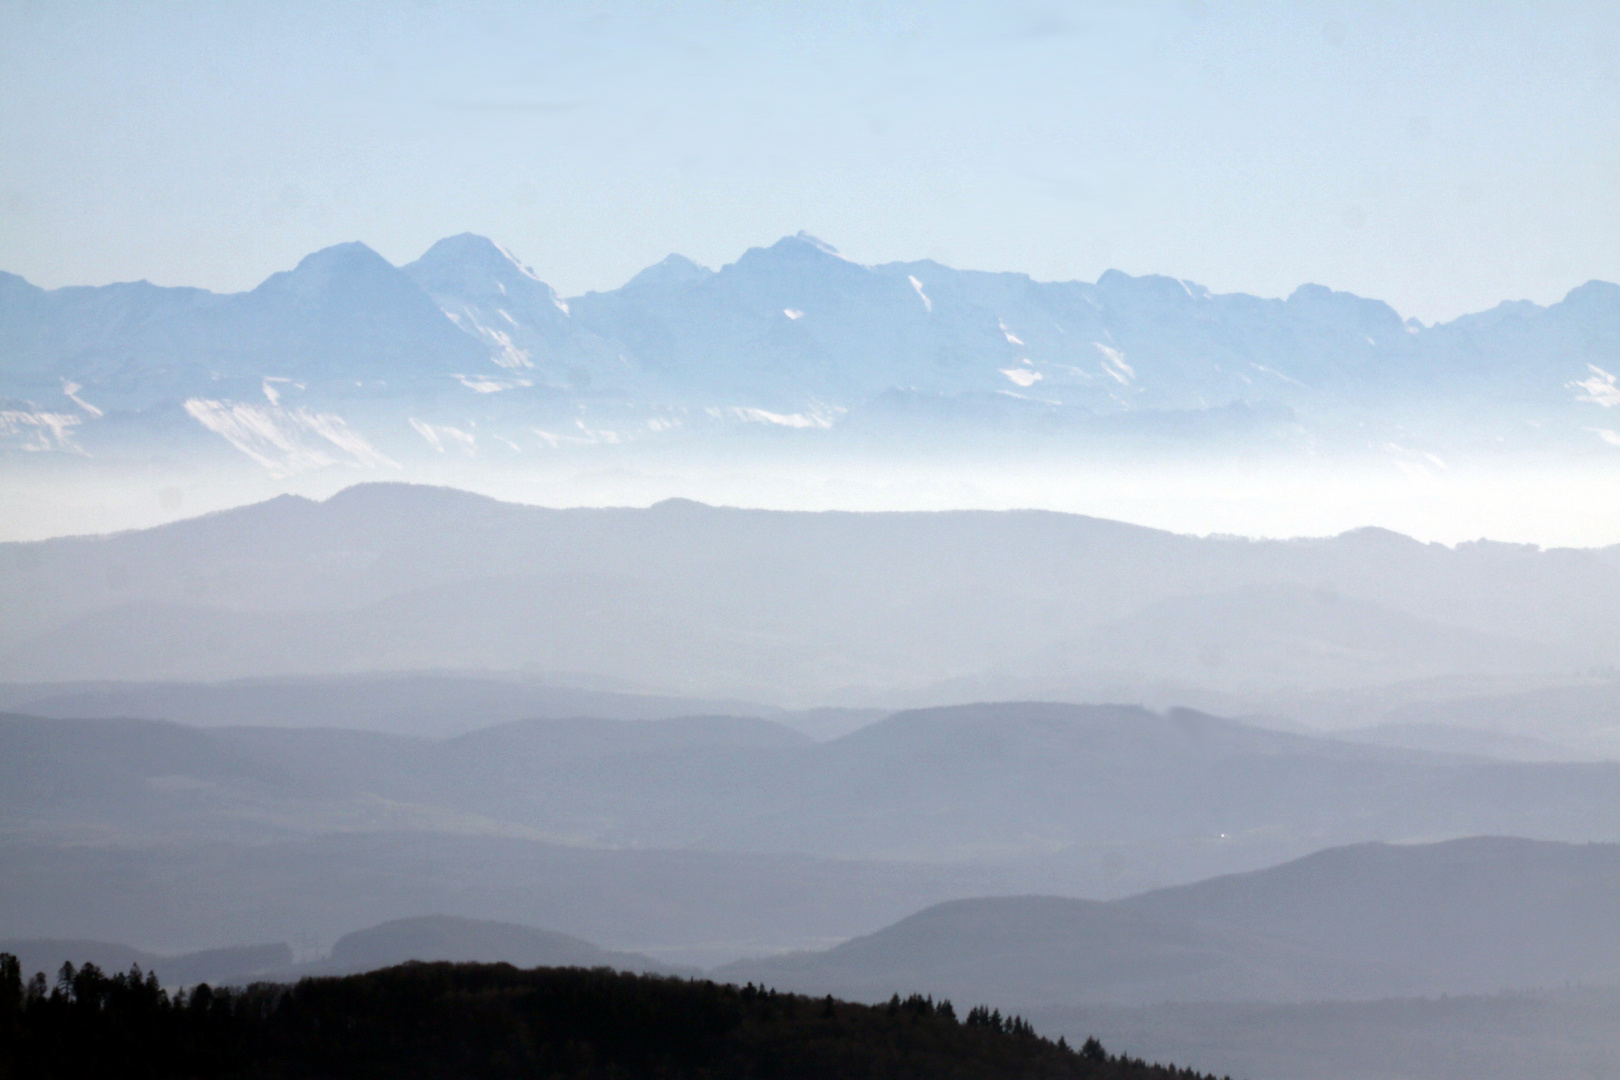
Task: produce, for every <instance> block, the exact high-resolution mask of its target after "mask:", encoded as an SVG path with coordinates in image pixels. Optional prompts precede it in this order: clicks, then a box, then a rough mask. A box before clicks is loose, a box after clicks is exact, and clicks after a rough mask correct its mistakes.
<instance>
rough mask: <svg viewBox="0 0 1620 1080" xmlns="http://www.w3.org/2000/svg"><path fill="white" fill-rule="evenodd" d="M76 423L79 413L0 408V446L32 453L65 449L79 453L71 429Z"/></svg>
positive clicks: (79, 450)
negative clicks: (75, 414)
mask: <svg viewBox="0 0 1620 1080" xmlns="http://www.w3.org/2000/svg"><path fill="white" fill-rule="evenodd" d="M79 423H80V419H79V417H77V416H74V415H73V414H72V413H53V412H46V411H44V410H43V409H33V410H23V409H5V410H0V447H3V448H5V449H8V450H25V451H29V452H35V453H37V452H39V451H49V450H66V451H69V452H70V453H77V454H82V453H84V450H83V448H81V447H80V446H79V444H78V443H77V442H75V441H74V439H73V431H72V429H73V428H75V427H78V426H79Z"/></svg>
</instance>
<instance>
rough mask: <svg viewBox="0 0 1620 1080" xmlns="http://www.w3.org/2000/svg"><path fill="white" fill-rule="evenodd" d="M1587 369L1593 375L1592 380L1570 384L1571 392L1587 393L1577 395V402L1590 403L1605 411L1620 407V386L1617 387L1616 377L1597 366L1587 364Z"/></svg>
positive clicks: (1582, 380)
mask: <svg viewBox="0 0 1620 1080" xmlns="http://www.w3.org/2000/svg"><path fill="white" fill-rule="evenodd" d="M1586 369H1587V370H1588V371H1590V372H1591V373H1592V377H1591V378H1589V379H1581V380H1579V381H1577V382H1572V383H1569V384H1568V386H1569V389H1571V390H1585V391H1586V393H1584V394H1577V395H1575V400H1576V401H1590V402H1591V403H1592V404H1594V405H1601V406H1603V407H1604V408H1605V409H1610V408H1613V407H1614V406H1616V405H1620V385H1616V383H1615V377H1614V376H1613V375H1611V374H1609V372H1607V371H1604V370H1603V369H1602V368H1600V367H1598V366H1597V365H1596V364H1587V365H1586Z"/></svg>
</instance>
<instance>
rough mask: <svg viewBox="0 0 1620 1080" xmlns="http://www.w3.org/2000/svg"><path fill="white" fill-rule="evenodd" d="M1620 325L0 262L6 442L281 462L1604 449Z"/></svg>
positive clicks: (525, 271) (456, 256)
mask: <svg viewBox="0 0 1620 1080" xmlns="http://www.w3.org/2000/svg"><path fill="white" fill-rule="evenodd" d="M1617 350H1620V287H1617V286H1615V285H1613V284H1609V283H1605V282H1597V281H1594V282H1589V283H1587V284H1586V285H1582V286H1580V287H1579V288H1577V289H1575V290H1573V291H1572V292H1571V293H1570V294H1569V295H1568V296H1567V297H1565V298H1564V299H1563V300H1562V301H1560V302H1558V303H1556V304H1553V305H1550V306H1548V307H1540V306H1537V305H1535V304H1532V303H1529V302H1527V301H1515V302H1504V303H1503V304H1501V305H1499V306H1498V307H1496V308H1493V309H1491V310H1490V311H1487V312H1482V313H1479V314H1474V315H1468V316H1464V317H1461V318H1458V319H1455V320H1452V321H1451V322H1447V323H1443V324H1436V325H1423V324H1420V323H1418V322H1417V321H1415V320H1411V319H1404V320H1403V319H1402V318H1401V317H1400V315H1399V314H1398V313H1397V312H1395V311H1394V310H1393V309H1392V308H1391V307H1390V306H1389V305H1387V304H1384V303H1382V302H1380V301H1377V300H1369V299H1364V298H1361V297H1357V296H1353V295H1350V294H1348V293H1342V292H1334V291H1332V290H1330V289H1328V288H1325V287H1323V286H1320V285H1304V286H1301V287H1300V288H1299V289H1298V290H1296V291H1295V292H1294V293H1293V294H1292V295H1290V296H1289V297H1288V298H1286V299H1262V298H1258V297H1254V296H1247V295H1243V294H1212V293H1211V292H1210V291H1209V290H1207V289H1205V288H1203V287H1201V286H1199V285H1196V284H1194V283H1192V282H1187V281H1181V280H1178V279H1174V278H1168V277H1155V276H1147V277H1131V276H1129V275H1126V274H1123V273H1120V272H1118V271H1109V272H1108V273H1106V274H1104V275H1103V276H1102V277H1101V278H1099V279H1098V281H1096V282H1095V283H1086V282H1039V281H1035V280H1033V279H1031V278H1030V277H1028V276H1027V275H1023V274H1017V273H986V272H977V271H964V270H956V269H952V268H950V267H946V266H942V265H940V264H938V263H935V262H928V261H924V262H908V263H890V264H884V265H880V266H863V265H860V264H857V263H854V262H851V261H849V260H847V259H845V258H843V257H841V256H840V255H839V254H838V253H837V252H836V251H835V250H834V249H832V248H831V247H830V246H828V245H827V244H825V243H822V242H821V241H819V240H816V239H815V238H813V237H810V236H807V235H805V234H802V233H801V234H800V235H798V236H794V237H788V238H785V239H783V240H780V241H778V242H776V243H775V244H772V245H770V246H769V247H763V248H753V249H750V250H748V251H747V252H745V253H744V254H743V255H742V256H741V257H740V258H739V259H738V260H737V261H736V262H734V263H731V264H728V265H726V266H724V267H722V268H720V269H719V270H711V269H708V268H706V267H702V266H699V265H697V264H695V263H693V262H691V261H690V260H688V259H685V258H683V257H681V256H678V255H672V256H670V257H669V258H668V259H666V260H664V261H663V262H661V263H659V264H657V265H655V266H652V267H649V268H648V269H646V270H644V271H642V272H641V273H640V274H637V275H636V276H635V277H634V278H632V279H631V280H630V281H629V282H628V283H626V284H625V285H624V286H622V287H620V288H618V289H615V290H611V291H608V292H592V293H587V294H585V295H584V296H577V297H569V298H566V299H565V298H563V297H560V296H558V295H557V293H556V292H555V291H554V290H553V289H552V288H551V287H550V286H548V285H546V284H545V283H544V282H542V281H540V280H539V279H538V278H537V277H536V276H535V274H534V273H533V271H531V270H530V269H529V268H527V267H526V266H524V265H523V264H522V263H521V262H520V261H519V260H518V259H517V258H516V257H514V256H513V255H512V254H511V253H509V252H507V251H506V250H505V249H503V248H501V247H500V246H499V245H497V244H495V243H494V242H492V241H490V240H487V239H485V238H483V237H478V236H472V235H462V236H456V237H451V238H448V239H445V240H441V241H439V242H438V243H436V244H434V245H433V246H432V247H431V248H430V249H429V250H428V251H427V252H426V253H425V254H424V255H423V256H422V257H421V258H420V259H418V260H417V261H415V262H413V263H410V264H408V265H406V266H403V267H395V266H393V265H391V264H389V263H388V262H387V261H386V260H384V259H383V258H382V257H381V256H379V255H378V254H376V253H375V252H374V251H372V250H371V249H369V248H367V247H366V246H365V245H363V244H360V243H349V244H341V245H338V246H336V247H332V248H327V249H325V250H322V251H319V252H316V253H314V254H312V255H310V256H308V257H306V258H305V259H304V260H303V261H301V262H300V263H299V264H298V266H297V267H296V268H294V269H292V270H289V271H285V272H282V273H278V274H274V275H272V276H271V277H270V278H268V279H266V280H265V282H264V283H263V284H261V285H260V286H258V287H257V288H256V289H253V290H251V291H249V292H246V293H240V294H231V295H220V294H214V293H209V292H206V291H204V290H200V289H193V288H166V287H159V286H154V285H151V284H148V283H145V282H136V283H128V284H118V285H108V286H100V287H69V288H59V289H54V290H42V289H39V288H37V287H35V286H33V285H31V284H29V283H28V282H26V281H24V280H23V279H22V278H19V277H17V276H15V275H10V274H0V399H4V409H3V410H0V448H3V449H4V450H5V451H8V452H15V451H27V450H33V451H46V452H51V453H57V454H69V455H79V456H84V455H89V456H91V457H94V458H98V459H111V460H131V461H143V460H151V459H153V458H154V457H156V458H163V457H166V456H175V455H179V456H182V457H184V456H191V457H199V458H207V457H210V456H212V457H218V456H219V455H220V452H221V451H224V452H226V454H227V456H229V455H235V454H237V453H239V454H240V455H245V457H246V460H248V461H251V462H253V463H255V464H256V465H257V467H259V468H261V469H263V470H265V471H267V472H269V473H270V474H271V475H273V476H280V477H286V476H290V475H294V474H297V473H300V472H306V471H309V470H312V469H321V468H326V467H330V466H334V465H346V466H352V467H356V468H359V469H362V470H374V471H376V470H380V471H381V473H382V474H384V475H386V474H388V473H389V472H391V471H393V470H396V469H398V468H402V467H409V466H411V465H412V463H413V462H420V461H432V460H435V459H442V458H443V457H444V456H445V455H450V456H453V457H454V456H468V455H471V456H473V457H476V458H477V459H478V460H480V461H481V462H482V463H483V464H484V465H485V466H491V465H513V464H519V463H521V462H523V461H532V460H534V459H535V457H536V455H540V456H541V457H542V458H543V457H544V455H547V454H556V453H558V452H560V451H568V450H578V449H580V448H583V447H592V446H595V447H598V448H600V447H608V446H623V445H626V444H632V443H633V444H637V445H644V446H647V447H651V448H652V449H653V450H654V451H658V450H659V448H664V449H669V448H672V447H683V446H690V445H693V444H694V440H695V441H696V443H699V444H707V442H708V441H710V440H712V439H713V438H715V437H721V436H724V437H730V436H736V435H738V434H747V433H749V432H753V433H754V434H755V435H759V436H764V435H768V434H770V433H775V437H773V438H770V439H767V440H766V441H765V442H759V441H757V440H755V441H753V442H749V443H746V444H743V445H747V446H750V447H752V449H753V452H757V453H763V452H768V451H770V449H771V448H773V447H774V448H777V449H780V448H781V447H782V446H792V447H797V448H800V449H802V448H804V447H807V446H820V445H843V446H851V447H857V448H859V447H882V448H886V449H888V450H890V451H892V450H893V449H894V448H895V446H896V445H897V442H896V440H899V441H900V444H903V445H905V446H908V447H910V448H913V449H914V448H917V447H919V446H921V447H928V446H936V447H949V446H951V445H956V443H957V440H959V438H960V436H961V435H962V433H963V432H964V431H972V432H974V433H975V434H976V436H977V437H979V438H980V439H981V440H982V439H994V438H1001V437H1007V438H1012V439H1013V440H1014V441H1015V442H1016V443H1018V444H1020V445H1025V444H1035V445H1062V446H1085V447H1090V448H1091V452H1093V453H1114V452H1126V453H1132V454H1139V453H1143V452H1153V453H1172V454H1179V453H1185V452H1187V451H1189V450H1191V449H1197V448H1202V450H1205V451H1207V450H1209V449H1211V448H1215V447H1227V448H1244V452H1246V453H1251V454H1252V453H1254V452H1258V451H1265V452H1281V453H1285V454H1289V455H1295V456H1298V455H1306V456H1309V455H1313V454H1321V453H1325V452H1332V453H1340V452H1352V453H1358V454H1366V453H1371V454H1375V455H1379V456H1381V457H1386V458H1387V457H1388V456H1390V455H1392V454H1393V455H1395V456H1397V457H1402V458H1403V459H1404V458H1410V459H1412V460H1413V461H1415V462H1418V463H1422V462H1424V461H1426V460H1427V458H1426V455H1433V456H1434V457H1435V458H1437V459H1439V458H1442V457H1443V456H1444V455H1451V454H1465V453H1495V452H1499V451H1510V452H1515V453H1526V452H1528V453H1541V452H1551V453H1557V454H1559V455H1564V456H1567V455H1569V454H1571V453H1574V454H1577V455H1579V456H1584V457H1590V458H1593V459H1594V460H1606V459H1605V458H1604V455H1605V454H1607V453H1612V452H1614V447H1615V444H1620V433H1617V432H1616V431H1615V430H1614V429H1615V428H1616V427H1620V423H1617V422H1616V421H1615V420H1614V418H1613V413H1612V409H1613V407H1614V406H1616V405H1617V404H1620V389H1617V388H1616V383H1615V378H1616V374H1615V373H1616V370H1617V369H1620V363H1617V361H1616V360H1615V355H1616V352H1617ZM780 439H788V440H789V442H787V443H782V442H780ZM805 440H810V441H809V442H806V441H805ZM228 448H233V449H228Z"/></svg>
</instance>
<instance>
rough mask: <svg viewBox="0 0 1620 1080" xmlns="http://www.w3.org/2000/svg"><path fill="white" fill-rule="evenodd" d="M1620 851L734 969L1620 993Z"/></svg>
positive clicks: (1253, 886) (1016, 997) (1392, 866)
mask: <svg viewBox="0 0 1620 1080" xmlns="http://www.w3.org/2000/svg"><path fill="white" fill-rule="evenodd" d="M1616 904H1620V845H1615V844H1583V845H1568V844H1553V843H1545V842H1534V841H1529V840H1515V839H1505V838H1491V837H1479V838H1472V839H1466V840H1453V841H1449V842H1446V843H1439V844H1422V845H1399V846H1397V845H1387V844H1366V845H1359V846H1355V847H1347V848H1335V849H1331V850H1328V851H1323V852H1319V853H1317V854H1315V855H1311V856H1308V857H1306V858H1303V859H1298V860H1295V861H1293V862H1289V863H1286V864H1284V865H1282V866H1277V867H1272V868H1270V869H1266V870H1261V871H1256V872H1253V873H1248V874H1238V875H1231V876H1225V877H1217V878H1213V879H1210V880H1207V881H1201V882H1197V883H1195V884H1192V885H1185V886H1180V887H1176V888H1169V889H1158V890H1154V891H1151V892H1147V893H1144V894H1141V895H1139V896H1134V897H1129V898H1127V899H1123V900H1117V901H1113V902H1110V903H1097V902H1094V901H1084V900H1070V899H1062V898H1057V897H1002V898H985V899H976V900H960V901H954V902H951V903H946V904H941V905H938V906H936V907H933V908H929V909H927V910H926V911H922V912H920V913H918V914H916V915H913V916H911V917H910V918H907V919H904V920H901V921H900V922H899V923H896V924H895V925H893V926H890V927H887V928H885V929H883V930H880V931H878V932H877V933H875V934H871V935H867V936H865V937H861V938H856V939H854V940H851V941H848V942H845V943H843V944H841V945H838V946H836V947H835V948H833V949H830V950H827V951H826V952H822V953H813V954H803V955H797V956H787V957H780V958H776V959H769V960H758V961H744V962H740V963H737V964H733V965H730V966H728V967H726V968H723V969H721V974H723V975H724V976H725V977H727V978H734V979H752V980H758V981H762V982H766V983H769V984H771V985H776V986H784V987H789V988H792V989H796V990H801V991H805V992H809V993H823V992H832V993H839V994H844V995H847V996H853V997H857V998H861V999H865V1000H880V999H882V998H883V997H885V996H886V995H887V994H890V993H895V992H900V991H902V990H903V989H904V988H905V987H908V986H929V987H934V988H936V992H939V993H946V994H949V995H951V996H952V997H956V998H972V999H979V998H983V999H991V998H993V999H995V1000H999V1001H1010V1002H1013V1003H1015V1004H1017V1005H1019V1006H1030V1007H1035V1006H1053V1005H1059V1004H1062V1005H1076V1004H1080V1003H1097V1002H1114V1003H1128V1004H1152V1003H1156V1002H1163V1001H1312V1000H1354V999H1375V998H1382V997H1397V996H1402V997H1415V996H1423V995H1435V996H1438V995H1441V994H1481V993H1493V992H1501V991H1505V990H1529V989H1534V988H1558V987H1562V986H1566V985H1570V984H1575V985H1612V984H1620V933H1616V930H1615V927H1614V925H1613V920H1612V918H1611V915H1612V912H1613V911H1614V909H1615V905H1616Z"/></svg>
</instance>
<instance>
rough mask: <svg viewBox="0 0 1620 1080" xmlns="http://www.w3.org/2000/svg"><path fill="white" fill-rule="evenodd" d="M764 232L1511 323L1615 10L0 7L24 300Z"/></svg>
mask: <svg viewBox="0 0 1620 1080" xmlns="http://www.w3.org/2000/svg"><path fill="white" fill-rule="evenodd" d="M799 229H808V230H809V231H810V232H812V233H815V234H816V235H818V236H820V237H822V238H823V239H825V240H827V241H828V242H830V243H832V244H834V245H836V246H838V247H839V248H840V249H841V250H842V251H843V252H844V253H845V254H846V255H849V256H850V257H852V258H855V259H857V260H859V261H862V262H879V261H886V260H891V259H909V258H919V257H932V258H936V259H939V260H941V261H944V262H948V263H951V264H953V265H957V266H963V267H973V268H982V269H1017V270H1026V271H1029V272H1030V273H1032V274H1034V275H1036V276H1038V277H1043V278H1070V277H1079V278H1085V279H1094V278H1095V277H1096V276H1097V275H1098V274H1099V273H1100V272H1101V271H1103V270H1104V269H1106V268H1108V267H1111V266H1114V267H1119V268H1121V269H1124V270H1126V271H1128V272H1131V273H1150V272H1157V273H1168V274H1173V275H1176V276H1179V277H1186V278H1191V279H1193V280H1196V281H1199V282H1202V283H1203V284H1205V285H1208V286H1210V287H1211V288H1214V289H1217V290H1220V291H1233V290H1242V291H1247V292H1256V293H1260V294H1265V295H1284V294H1286V293H1288V292H1290V291H1292V290H1293V289H1294V287H1295V286H1297V285H1298V284H1300V283H1301V282H1304V281H1318V282H1323V283H1325V284H1329V285H1332V286H1334V287H1335V288H1341V289H1349V290H1351V291H1354V292H1358V293H1362V294H1364V295H1371V296H1377V297H1380V298H1383V299H1387V300H1389V301H1390V302H1392V303H1393V304H1394V305H1395V306H1396V307H1397V308H1398V309H1399V310H1400V311H1401V312H1402V313H1403V314H1408V315H1416V316H1418V317H1419V318H1423V319H1435V318H1444V317H1450V316H1452V315H1455V314H1458V313H1460V312H1462V311H1466V310H1475V309H1479V308H1483V307H1488V306H1490V305H1492V304H1494V303H1496V302H1497V301H1498V300H1501V299H1503V298H1519V297H1528V298H1531V299H1534V300H1537V301H1541V302H1548V301H1551V300H1555V299H1557V298H1558V297H1560V296H1562V295H1563V293H1564V292H1565V291H1567V290H1568V289H1569V288H1570V287H1572V286H1574V285H1576V284H1579V283H1580V282H1582V281H1585V280H1587V279H1589V278H1593V277H1600V278H1606V279H1608V280H1616V279H1620V5H1615V4H1612V3H1594V4H1553V3H1520V4H1482V3H1457V4H1437V3H1416V4H1413V3H1404V4H1380V3H1369V2H1357V3H1345V4H1333V3H1324V4H1310V3H1295V4H1225V3H1207V4H1206V3H1197V2H1177V3H1164V4H1152V3H1141V4H1138V3H1128V4H1127V3H1119V4H1109V3H1100V4H1056V3H1029V4H1018V3H995V4H927V5H921V4H918V5H892V4H882V3H863V4H838V3H829V2H825V0H821V2H817V3H802V4H791V5H788V4H760V3H750V4H735V5H730V4H696V3H693V4H678V5H665V4H581V3H547V4H524V5H519V4H515V3H499V4H488V5H479V4H473V3H454V4H434V3H418V4H403V3H396V4H378V5H371V4H335V5H334V4H326V3H322V4H295V3H287V2H278V3H274V4H254V3H245V2H242V3H199V4H173V3H170V4H163V3H143V4H106V5H102V4H75V3H66V2H63V0H51V2H48V3H43V2H22V3H17V2H7V3H4V4H3V5H0V268H3V269H7V270H11V271H13V272H17V273H21V274H23V275H24V276H26V277H28V278H29V279H30V280H32V281H35V282H37V283H39V284H43V285H49V286H55V285H63V284H99V283H103V282H108V281H114V280H124V279H133V278H141V277H145V278H149V279H151V280H153V281H157V282H160V283H163V284H194V285H203V286H207V287H209V288H214V289H221V290H234V289H242V288H247V287H251V286H252V285H254V284H256V283H257V282H258V281H259V280H261V279H262V278H263V277H265V276H266V275H267V274H269V273H271V272H273V271H275V270H278V269H283V268H286V267H288V266H290V265H292V264H293V263H294V262H296V261H297V260H298V259H299V258H300V257H301V256H303V255H305V254H307V253H308V252H310V251H312V250H314V249H317V248H319V247H322V246H325V245H327V244H332V243H336V242H339V241H344V240H352V239H358V240H363V241H365V242H366V243H368V244H370V245H372V246H373V247H375V248H376V249H378V250H379V251H380V252H382V253H383V254H384V255H385V256H387V257H388V258H389V259H391V260H393V261H395V262H405V261H408V260H410V259H412V258H415V257H416V256H417V255H419V254H420V253H421V252H422V250H423V249H425V248H426V247H427V246H428V244H430V243H431V242H432V241H433V240H435V239H437V238H439V237H441V236H445V235H448V234H452V233H457V232H462V231H467V230H471V231H474V232H480V233H484V234H486V235H488V236H491V237H494V238H495V239H497V240H499V241H501V242H502V243H504V244H506V245H507V246H508V247H510V248H511V249H513V250H514V251H515V252H516V253H517V254H518V255H520V256H521V257H522V258H523V259H524V260H525V261H527V262H529V263H531V264H532V265H533V266H534V267H535V269H536V270H537V271H538V273H539V274H540V276H541V277H543V278H545V279H546V280H547V281H549V282H551V283H552V284H554V285H556V286H557V287H558V288H559V289H560V290H562V291H563V292H564V293H565V294H574V293H578V292H581V291H583V290H586V289H591V288H611V287H613V286H616V285H618V284H620V283H622V282H623V281H624V280H625V279H626V278H628V277H629V276H630V275H631V274H632V273H634V272H635V271H636V270H637V269H639V268H641V267H642V266H644V265H647V264H648V263H651V262H653V261H655V260H657V259H659V258H661V257H663V256H664V255H665V254H667V253H669V252H670V251H680V252H682V253H684V254H687V255H690V256H692V257H693V258H696V259H698V260H699V261H701V262H705V263H707V264H710V265H718V264H721V263H724V262H728V261H731V260H732V259H734V258H736V257H737V255H738V254H740V253H741V251H742V250H743V249H744V248H746V247H749V246H751V245H757V244H762V243H769V242H770V241H772V240H774V239H775V238H777V237H779V236H781V235H784V234H787V233H792V232H796V231H798V230H799Z"/></svg>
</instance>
